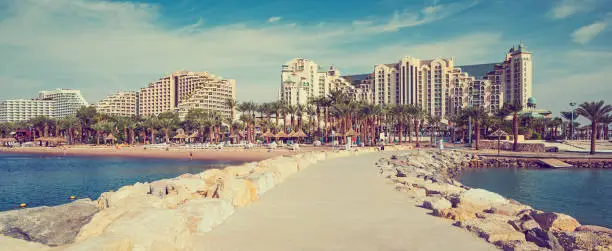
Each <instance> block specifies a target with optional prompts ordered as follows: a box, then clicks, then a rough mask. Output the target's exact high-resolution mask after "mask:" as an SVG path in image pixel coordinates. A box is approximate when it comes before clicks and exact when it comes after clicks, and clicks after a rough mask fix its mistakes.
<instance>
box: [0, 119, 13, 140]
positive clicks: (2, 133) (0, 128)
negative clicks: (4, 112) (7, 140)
mask: <svg viewBox="0 0 612 251" xmlns="http://www.w3.org/2000/svg"><path fill="white" fill-rule="evenodd" d="M14 128H15V125H14V124H13V123H10V122H4V123H0V137H2V138H4V137H6V135H9V134H10V133H11V132H12V131H13V129H14Z"/></svg>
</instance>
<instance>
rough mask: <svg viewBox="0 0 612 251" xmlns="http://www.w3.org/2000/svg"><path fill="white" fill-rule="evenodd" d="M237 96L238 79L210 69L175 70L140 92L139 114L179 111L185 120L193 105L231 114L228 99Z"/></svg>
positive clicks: (147, 114) (223, 113)
mask: <svg viewBox="0 0 612 251" xmlns="http://www.w3.org/2000/svg"><path fill="white" fill-rule="evenodd" d="M235 98H236V81H235V80H233V79H222V78H220V77H216V76H214V75H212V74H209V73H207V72H189V71H180V72H175V73H173V74H171V75H169V76H165V77H163V78H161V79H159V80H157V81H155V82H152V83H150V84H149V85H148V86H147V87H144V88H141V89H140V92H138V114H139V115H141V116H149V115H159V114H160V113H162V112H167V111H172V112H176V111H178V112H179V116H180V117H181V119H183V118H184V117H185V115H186V114H187V112H188V111H189V110H190V109H193V108H201V109H204V110H208V111H217V112H220V113H221V114H222V115H224V116H230V114H231V109H230V108H229V107H228V106H227V105H226V102H227V99H235Z"/></svg>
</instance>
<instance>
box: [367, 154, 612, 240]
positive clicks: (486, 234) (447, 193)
mask: <svg viewBox="0 0 612 251" xmlns="http://www.w3.org/2000/svg"><path fill="white" fill-rule="evenodd" d="M473 154H474V152H470V151H465V150H451V151H443V152H442V153H439V152H438V151H436V150H430V151H422V152H400V153H397V154H394V155H393V156H392V157H390V158H386V159H385V158H383V159H381V160H380V161H379V162H377V164H376V165H377V167H379V168H380V170H381V171H380V174H381V175H382V176H383V177H385V178H386V179H388V180H389V181H390V183H391V184H393V185H395V189H396V190H397V191H400V192H403V193H407V194H408V196H410V197H412V198H415V199H416V202H417V206H420V207H423V208H426V209H430V210H432V212H431V213H430V214H431V215H432V216H435V217H441V218H446V219H449V220H451V221H453V224H452V225H454V226H457V227H459V228H463V229H465V230H467V231H470V232H472V233H474V234H475V235H477V236H478V237H480V238H483V239H485V240H487V241H488V242H489V243H491V244H494V245H495V246H497V247H499V248H502V249H504V250H549V249H553V250H576V249H579V250H609V249H612V229H609V228H606V227H603V226H596V225H581V224H580V223H579V222H578V221H577V220H576V219H574V218H573V217H572V216H570V215H566V214H563V213H558V212H545V211H541V210H538V209H535V208H533V207H532V206H531V205H528V204H523V203H520V202H518V201H516V200H514V199H511V198H507V197H505V196H501V195H499V194H497V193H494V192H491V191H489V190H486V189H481V188H475V187H470V186H466V185H464V184H462V183H461V182H459V181H458V177H460V175H461V173H462V172H463V171H464V170H466V169H478V167H472V166H471V160H472V155H473ZM515 159H516V158H515ZM515 162H516V161H515ZM497 168H506V167H499V166H498V167H497ZM519 168H520V167H519ZM523 168H529V167H523ZM537 169H544V168H542V167H537ZM568 169H571V168H568ZM602 169H603V168H602Z"/></svg>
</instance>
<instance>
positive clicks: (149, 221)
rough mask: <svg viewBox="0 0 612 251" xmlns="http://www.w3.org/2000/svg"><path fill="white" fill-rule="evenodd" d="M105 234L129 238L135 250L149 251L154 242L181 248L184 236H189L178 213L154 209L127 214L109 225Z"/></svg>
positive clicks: (183, 243)
mask: <svg viewBox="0 0 612 251" xmlns="http://www.w3.org/2000/svg"><path fill="white" fill-rule="evenodd" d="M105 233H112V234H114V235H118V236H125V237H127V238H129V239H130V240H131V241H132V243H133V245H134V249H135V250H137V249H138V248H141V249H142V250H151V249H152V247H153V246H154V242H157V243H158V245H161V243H168V244H172V245H174V246H175V247H176V248H182V247H184V246H185V241H186V240H185V235H188V234H189V232H188V228H187V221H186V220H185V217H184V215H182V214H181V213H180V211H178V210H170V209H155V208H147V209H144V210H142V211H137V212H128V213H126V214H124V215H123V216H122V217H120V218H119V219H117V220H116V221H115V222H113V223H112V224H110V225H109V226H108V227H107V228H106V230H105Z"/></svg>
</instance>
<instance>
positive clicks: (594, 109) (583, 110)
mask: <svg viewBox="0 0 612 251" xmlns="http://www.w3.org/2000/svg"><path fill="white" fill-rule="evenodd" d="M610 112H612V106H611V105H604V101H603V100H601V101H599V102H584V103H582V104H580V105H579V106H578V109H576V113H577V114H579V115H580V116H584V117H585V118H586V119H588V120H590V121H591V152H590V153H591V154H595V140H596V133H597V123H599V122H600V121H601V120H602V119H605V117H607V116H608V114H609V113H610Z"/></svg>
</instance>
